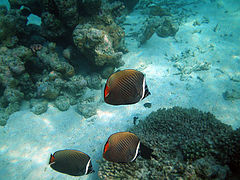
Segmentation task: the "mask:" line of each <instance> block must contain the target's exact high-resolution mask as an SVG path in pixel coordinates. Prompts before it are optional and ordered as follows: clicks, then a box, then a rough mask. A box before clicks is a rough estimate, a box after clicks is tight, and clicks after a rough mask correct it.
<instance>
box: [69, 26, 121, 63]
mask: <svg viewBox="0 0 240 180" xmlns="http://www.w3.org/2000/svg"><path fill="white" fill-rule="evenodd" d="M73 41H74V43H75V45H76V46H77V47H78V48H79V50H80V52H81V53H83V54H84V56H85V57H86V59H89V60H90V61H92V62H93V64H94V65H96V66H104V65H109V64H110V65H112V66H114V67H118V66H120V65H121V61H120V59H121V57H122V53H121V52H115V51H114V48H113V43H112V39H111V38H110V36H109V35H108V34H107V32H106V31H104V30H100V29H97V28H94V27H93V26H92V25H90V24H84V25H81V24H79V25H78V26H77V27H76V28H75V30H74V31H73Z"/></svg>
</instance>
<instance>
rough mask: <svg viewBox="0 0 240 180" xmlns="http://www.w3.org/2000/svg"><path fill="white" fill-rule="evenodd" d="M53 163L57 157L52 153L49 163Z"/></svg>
mask: <svg viewBox="0 0 240 180" xmlns="http://www.w3.org/2000/svg"><path fill="white" fill-rule="evenodd" d="M53 163H55V157H54V156H53V155H52V154H51V155H50V159H49V164H50V165H51V164H53Z"/></svg>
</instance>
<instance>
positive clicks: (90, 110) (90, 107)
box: [77, 102, 97, 118]
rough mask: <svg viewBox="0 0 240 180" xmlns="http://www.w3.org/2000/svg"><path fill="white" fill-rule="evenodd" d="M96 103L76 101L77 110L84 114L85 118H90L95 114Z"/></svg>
mask: <svg viewBox="0 0 240 180" xmlns="http://www.w3.org/2000/svg"><path fill="white" fill-rule="evenodd" d="M96 109H97V107H96V104H95V103H87V104H86V103H81V102H80V103H78V104H77V112H78V113H79V114H81V115H82V116H84V117H85V118H90V117H91V116H94V115H95V114H96Z"/></svg>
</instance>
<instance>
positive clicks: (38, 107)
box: [30, 99, 48, 115]
mask: <svg viewBox="0 0 240 180" xmlns="http://www.w3.org/2000/svg"><path fill="white" fill-rule="evenodd" d="M30 107H31V112H33V113H34V114H36V115H40V114H43V113H45V112H46V111H47V109H48V102H47V101H44V100H37V99H32V100H31V101H30Z"/></svg>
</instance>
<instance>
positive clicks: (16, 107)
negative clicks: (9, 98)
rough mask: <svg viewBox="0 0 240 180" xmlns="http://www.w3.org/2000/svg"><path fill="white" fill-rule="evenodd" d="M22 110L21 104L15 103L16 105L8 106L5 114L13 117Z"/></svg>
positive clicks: (10, 104)
mask: <svg viewBox="0 0 240 180" xmlns="http://www.w3.org/2000/svg"><path fill="white" fill-rule="evenodd" d="M19 110H20V103H19V102H14V103H9V104H8V106H7V107H6V109H5V113H6V114H8V115H11V114H13V113H15V112H17V111H19Z"/></svg>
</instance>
